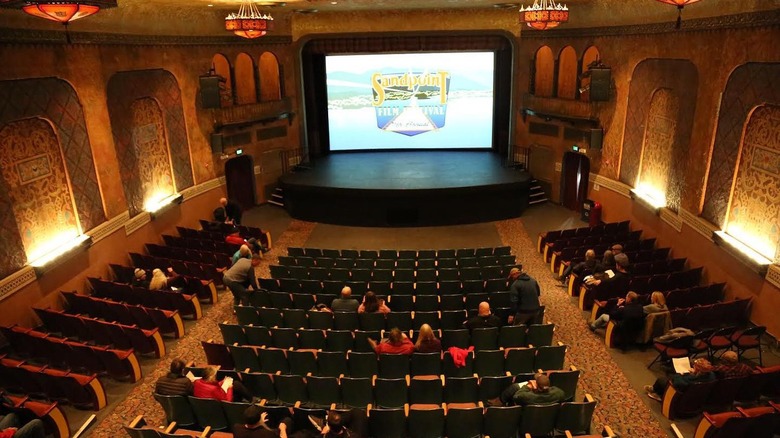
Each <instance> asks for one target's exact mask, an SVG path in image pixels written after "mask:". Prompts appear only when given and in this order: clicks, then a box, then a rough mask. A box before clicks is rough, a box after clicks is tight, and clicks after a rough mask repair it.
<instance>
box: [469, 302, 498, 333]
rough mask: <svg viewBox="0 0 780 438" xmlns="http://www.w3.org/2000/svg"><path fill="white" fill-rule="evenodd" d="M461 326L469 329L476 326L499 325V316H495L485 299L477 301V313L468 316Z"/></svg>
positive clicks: (476, 327) (488, 326)
mask: <svg viewBox="0 0 780 438" xmlns="http://www.w3.org/2000/svg"><path fill="white" fill-rule="evenodd" d="M463 326H464V327H466V328H467V329H469V330H474V329H478V328H490V327H501V318H499V317H497V316H496V315H494V314H493V312H492V311H491V310H490V304H488V302H487V301H483V302H481V303H479V309H477V315H476V316H473V317H471V318H469V319H468V320H466V322H464V323H463Z"/></svg>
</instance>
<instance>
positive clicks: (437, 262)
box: [279, 254, 516, 270]
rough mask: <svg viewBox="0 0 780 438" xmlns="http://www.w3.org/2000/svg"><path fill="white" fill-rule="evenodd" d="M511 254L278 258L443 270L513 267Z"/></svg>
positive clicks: (285, 261) (307, 263)
mask: <svg viewBox="0 0 780 438" xmlns="http://www.w3.org/2000/svg"><path fill="white" fill-rule="evenodd" d="M515 263H516V258H515V256H514V255H513V254H506V255H500V256H495V255H487V256H479V257H463V258H459V259H458V258H451V259H416V258H409V259H404V258H400V259H399V258H392V259H382V258H380V259H377V258H365V259H363V258H357V259H353V258H336V259H334V258H331V257H307V256H297V257H293V256H279V264H280V265H282V266H305V267H309V268H313V267H320V268H344V269H369V270H373V269H412V270H420V269H436V268H439V269H443V268H475V267H481V266H496V265H499V266H501V265H514V264H515Z"/></svg>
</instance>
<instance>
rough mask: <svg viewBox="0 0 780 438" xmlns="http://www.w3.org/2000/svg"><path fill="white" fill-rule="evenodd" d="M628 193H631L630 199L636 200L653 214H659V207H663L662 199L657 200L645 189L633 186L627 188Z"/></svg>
mask: <svg viewBox="0 0 780 438" xmlns="http://www.w3.org/2000/svg"><path fill="white" fill-rule="evenodd" d="M629 193H630V194H631V199H633V200H634V201H637V202H638V203H639V204H641V205H643V206H644V207H645V208H647V209H648V210H650V211H652V212H653V213H655V214H660V212H661V208H662V207H665V205H664V204H665V202H664V201H661V200H659V199H658V198H656V197H654V196H653V195H651V194H649V193H647V191H645V190H642V189H639V188H634V189H631V190H629Z"/></svg>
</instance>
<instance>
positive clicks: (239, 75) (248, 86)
mask: <svg viewBox="0 0 780 438" xmlns="http://www.w3.org/2000/svg"><path fill="white" fill-rule="evenodd" d="M235 76H236V104H237V105H246V104H248V103H257V84H255V63H254V62H253V61H252V57H251V56H249V55H247V54H246V53H243V52H241V53H239V54H238V56H236V63H235Z"/></svg>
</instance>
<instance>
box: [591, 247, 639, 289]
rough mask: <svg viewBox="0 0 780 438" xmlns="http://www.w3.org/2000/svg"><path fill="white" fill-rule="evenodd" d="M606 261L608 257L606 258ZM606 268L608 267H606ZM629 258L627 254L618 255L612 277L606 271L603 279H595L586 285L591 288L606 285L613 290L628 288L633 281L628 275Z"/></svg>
mask: <svg viewBox="0 0 780 438" xmlns="http://www.w3.org/2000/svg"><path fill="white" fill-rule="evenodd" d="M605 259H606V257H605ZM604 266H605V268H606V266H607V265H604ZM628 266H629V262H628V256H627V255H625V254H617V255H616V256H615V263H614V265H613V266H612V269H614V270H613V271H612V276H611V277H610V276H609V272H606V271H605V274H604V276H603V277H602V278H598V279H597V278H594V279H591V280H589V281H586V284H588V285H589V286H598V285H600V284H602V283H606V284H605V287H609V288H611V289H619V288H623V287H628V282H629V281H630V280H631V277H630V275H629V274H628Z"/></svg>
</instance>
